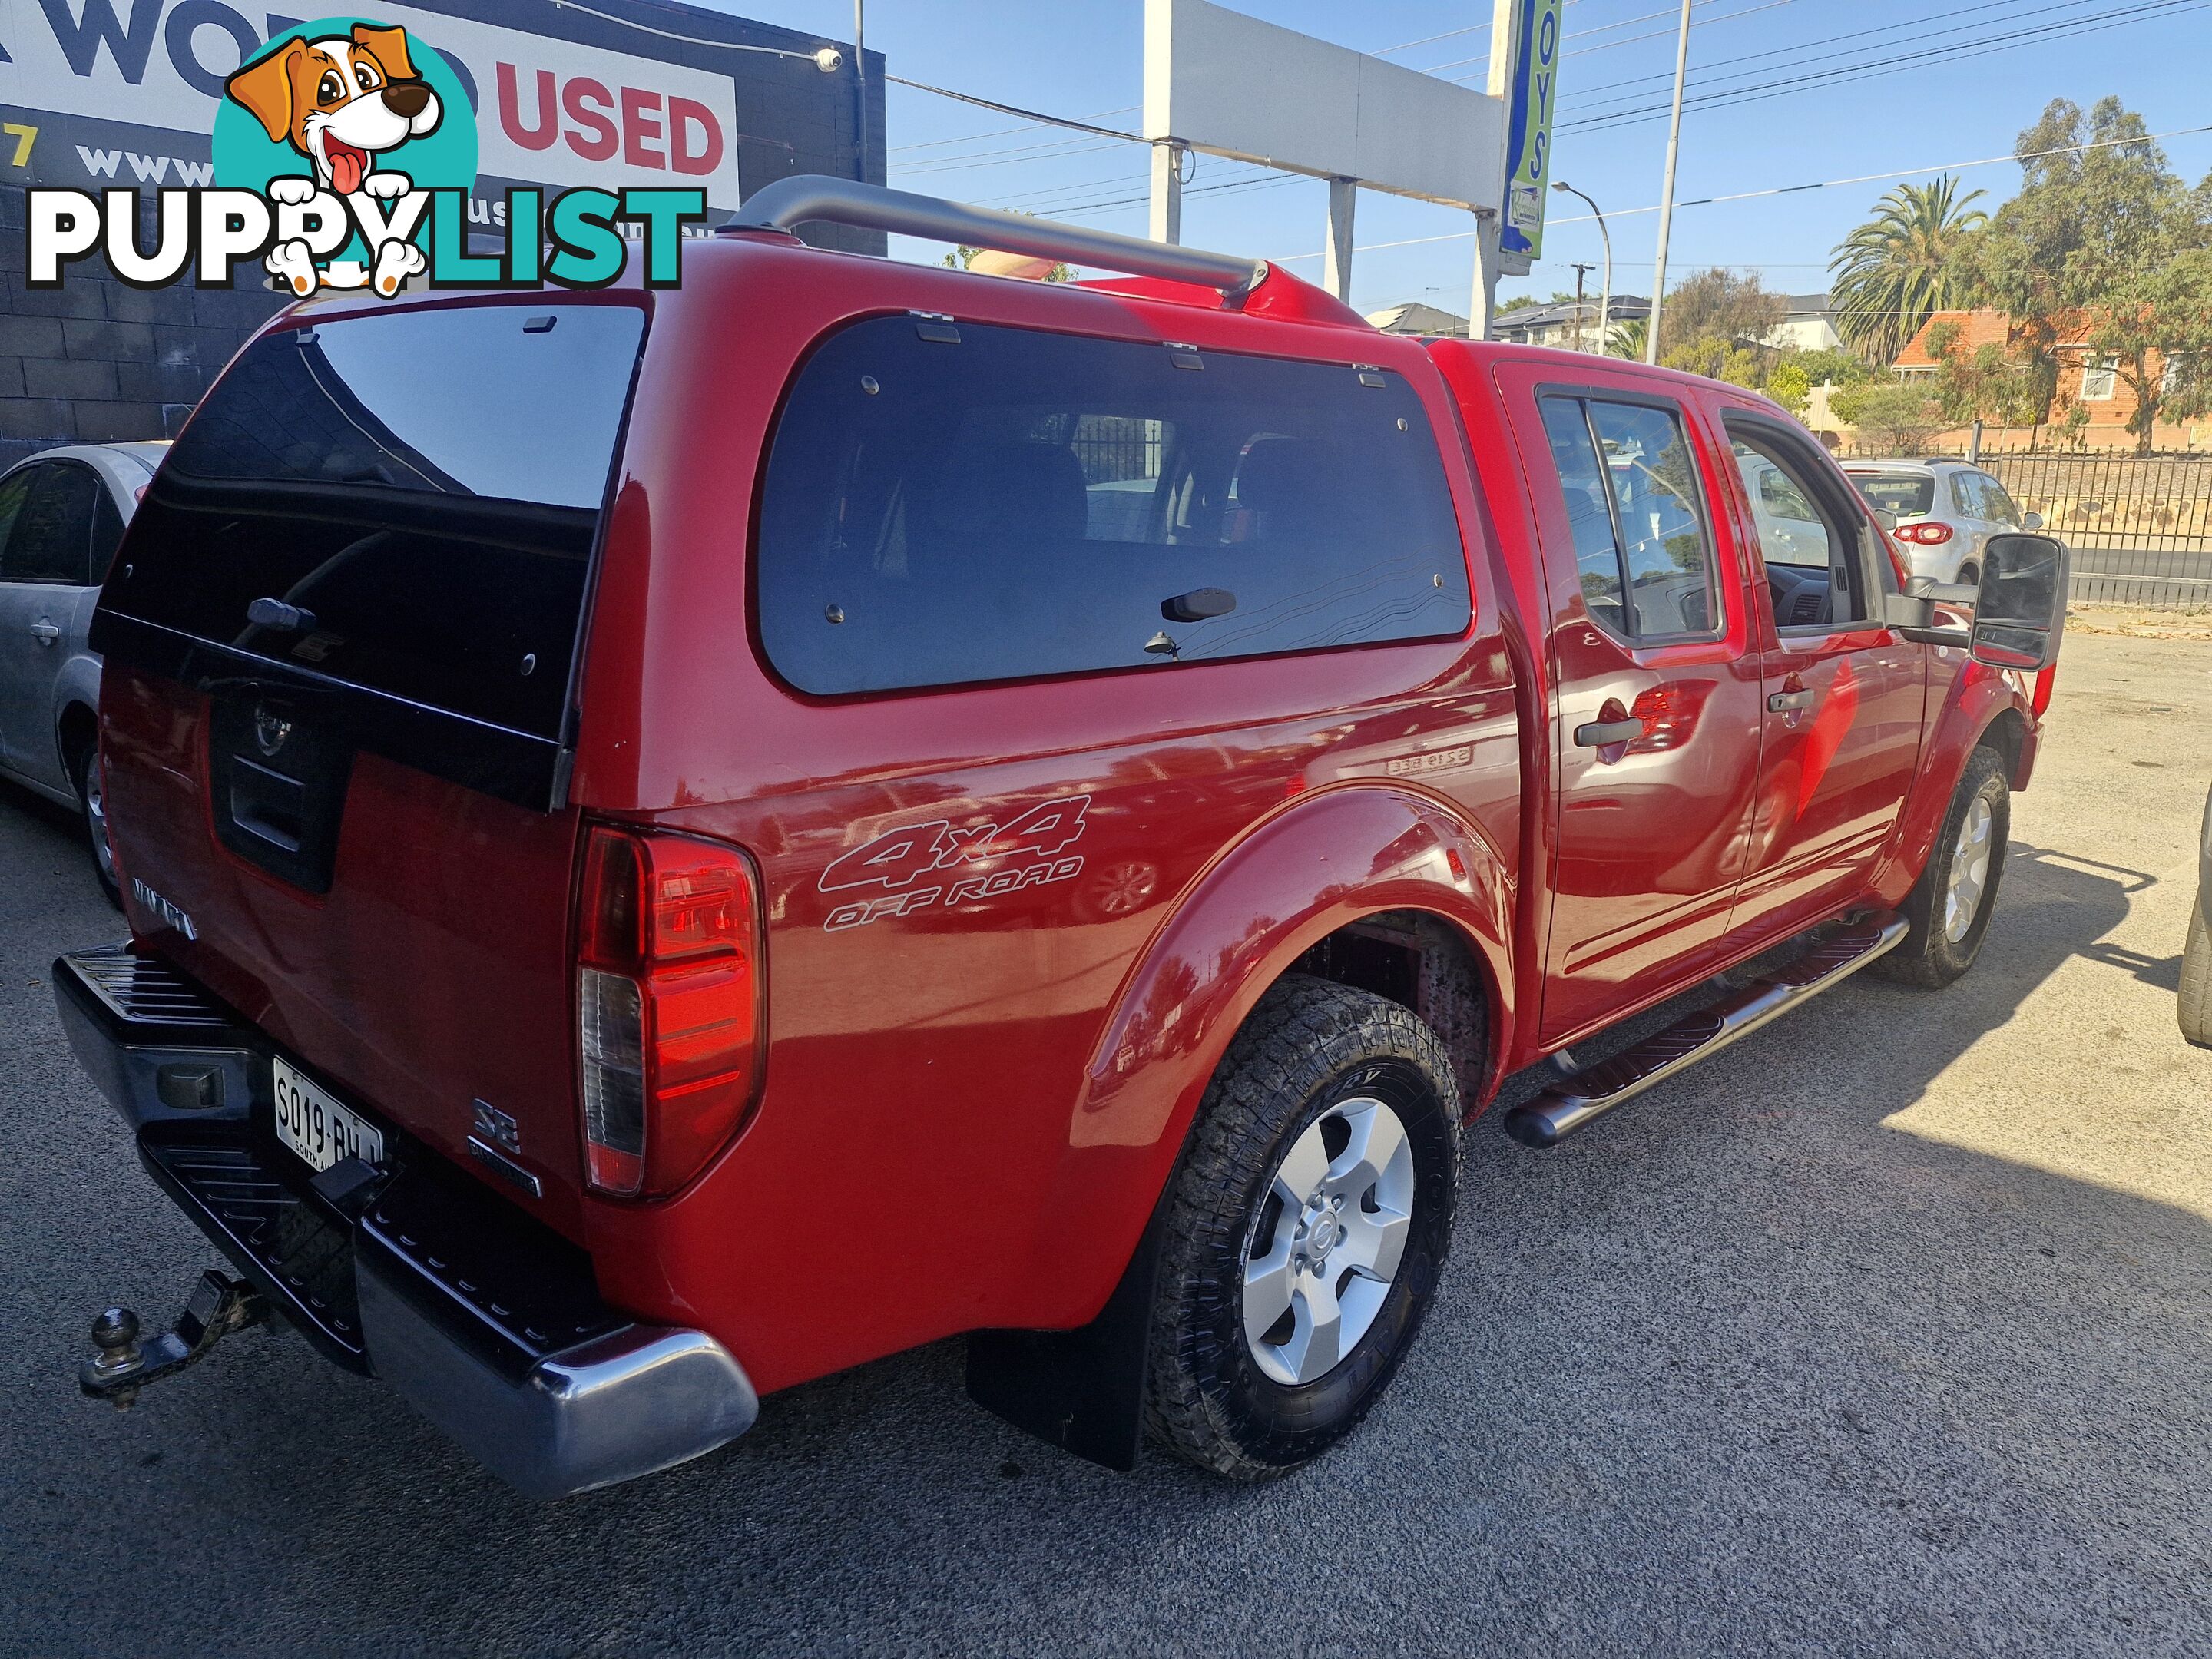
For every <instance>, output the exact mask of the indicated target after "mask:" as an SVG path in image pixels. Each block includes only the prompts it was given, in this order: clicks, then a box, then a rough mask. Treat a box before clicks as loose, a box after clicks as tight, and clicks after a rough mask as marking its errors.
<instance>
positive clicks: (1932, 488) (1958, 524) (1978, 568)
mask: <svg viewBox="0 0 2212 1659" xmlns="http://www.w3.org/2000/svg"><path fill="white" fill-rule="evenodd" d="M1844 471H1845V472H1846V473H1848V474H1850V480H1851V482H1852V483H1855V484H1857V486H1858V490H1859V494H1860V495H1863V496H1865V497H1866V499H1867V503H1868V505H1869V506H1870V507H1873V508H1874V509H1875V511H1876V512H1878V513H1885V514H1887V515H1888V517H1889V518H1891V519H1892V520H1894V521H1895V522H1894V526H1893V529H1892V530H1891V532H1890V533H1891V534H1892V535H1893V536H1894V537H1895V538H1896V539H1897V544H1898V545H1899V547H1900V548H1901V549H1903V550H1904V551H1905V556H1906V557H1907V558H1909V559H1910V560H1911V562H1912V574H1914V575H1916V576H1929V577H1933V578H1934V579H1935V580H1937V581H1939V582H1957V583H1959V584H1960V585H1961V586H1966V587H1972V586H1974V584H1975V583H1977V582H1978V581H1979V580H1981V578H1982V549H1983V547H1984V544H1987V542H1988V541H1989V539H1990V537H1992V536H2002V535H2003V534H2004V533H2005V532H2008V531H2013V530H2040V529H2042V528H2043V518H2042V515H2041V514H2040V513H2022V512H2021V510H2020V508H2019V507H2016V506H2015V505H2014V503H2013V499H2012V497H2011V496H2009V495H2006V494H2005V488H2004V486H2003V485H2002V484H2001V483H1998V482H1997V481H1996V479H1995V478H1992V477H1990V475H1989V474H1988V473H1986V472H1984V471H1982V470H1981V469H1980V468H1979V467H1975V466H1968V465H1966V464H1965V463H1963V462H1960V461H1845V462H1844Z"/></svg>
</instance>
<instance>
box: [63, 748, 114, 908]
mask: <svg viewBox="0 0 2212 1659" xmlns="http://www.w3.org/2000/svg"><path fill="white" fill-rule="evenodd" d="M70 781H71V782H72V783H74V784H76V801H77V811H78V814H79V815H80V817H81V818H82V821H83V824H84V839H85V848H86V850H87V851H88V852H89V853H90V854H91V855H92V872H93V874H94V875H95V876H97V877H99V878H100V891H101V892H103V893H105V894H106V895H107V902H109V903H110V904H112V905H113V906H114V907H115V908H117V909H118V910H120V909H121V908H123V889H122V887H121V886H120V885H119V884H118V883H117V881H116V878H115V845H114V843H113V842H111V841H110V840H109V839H108V837H107V789H106V781H105V780H104V779H103V778H102V777H101V775H100V746H99V745H98V744H92V743H85V744H80V745H79V746H78V748H77V750H76V754H75V755H74V756H72V757H70Z"/></svg>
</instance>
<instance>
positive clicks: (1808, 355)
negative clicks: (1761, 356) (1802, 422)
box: [1763, 351, 1880, 415]
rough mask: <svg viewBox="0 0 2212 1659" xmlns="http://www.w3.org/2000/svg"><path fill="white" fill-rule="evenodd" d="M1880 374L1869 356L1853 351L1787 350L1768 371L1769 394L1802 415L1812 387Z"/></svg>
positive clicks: (1850, 382)
mask: <svg viewBox="0 0 2212 1659" xmlns="http://www.w3.org/2000/svg"><path fill="white" fill-rule="evenodd" d="M1878 378H1880V376H1879V375H1878V374H1877V373H1876V371H1875V370H1874V369H1873V368H1869V366H1868V364H1867V361H1866V359H1864V358H1863V357H1861V356H1858V355H1857V353H1856V352H1850V351H1785V352H1784V353H1782V354H1781V356H1779V357H1778V358H1777V359H1776V360H1775V362H1774V363H1773V364H1772V366H1771V367H1770V368H1768V370H1767V371H1766V385H1765V387H1764V388H1763V389H1764V390H1765V393H1766V395H1767V396H1768V397H1770V398H1773V399H1774V401H1775V402H1776V403H1778V404H1781V405H1782V406H1783V408H1784V409H1786V410H1789V411H1790V413H1791V414H1793V415H1802V414H1803V413H1804V412H1805V410H1806V407H1807V405H1808V404H1810V403H1811V402H1812V400H1813V388H1814V386H1837V387H1839V388H1840V387H1844V386H1860V385H1863V384H1864V383H1865V382H1867V381H1869V380H1876V379H1878Z"/></svg>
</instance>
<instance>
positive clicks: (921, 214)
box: [721, 173, 1267, 306]
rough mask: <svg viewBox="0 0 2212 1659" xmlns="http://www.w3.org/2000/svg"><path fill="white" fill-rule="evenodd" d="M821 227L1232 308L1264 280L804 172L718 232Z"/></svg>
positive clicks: (1162, 250) (1178, 251)
mask: <svg viewBox="0 0 2212 1659" xmlns="http://www.w3.org/2000/svg"><path fill="white" fill-rule="evenodd" d="M817 221H826V222H829V223H831V224H838V225H853V226H857V227H859V228H861V229H865V230H883V231H896V232H897V233H898V234H900V235H902V236H926V237H927V238H929V239H930V240H933V241H940V242H965V243H967V244H968V245H969V246H971V247H987V248H992V249H994V250H996V251H998V252H1003V253H1028V254H1034V255H1036V257H1038V258H1047V259H1060V260H1066V262H1067V263H1069V264H1085V265H1096V266H1098V267H1099V268H1101V269H1103V270H1118V271H1122V272H1126V273H1127V274H1128V275H1130V276H1158V277H1163V278H1164V279H1166V280H1167V281H1169V282H1171V283H1198V284H1200V285H1201V286H1203V287H1206V288H1213V289H1220V290H1221V294H1222V297H1223V298H1224V299H1225V300H1226V301H1228V302H1229V303H1230V304H1231V305H1232V306H1236V305H1242V304H1243V302H1244V298H1245V296H1246V295H1249V294H1250V293H1251V291H1252V290H1253V289H1255V288H1257V287H1258V286H1259V285H1260V283H1262V282H1263V281H1265V280H1266V278H1267V261H1266V260H1264V259H1246V258H1238V257H1237V256H1236V255H1235V254H1230V253H1208V252H1206V251H1205V250H1203V249H1201V248H1194V247H1176V246H1170V244H1168V243H1165V242H1148V241H1146V240H1145V239H1144V238H1143V237H1141V236H1121V235H1117V234H1115V233H1114V232H1112V231H1110V230H1091V229H1088V228H1085V227H1084V226H1081V225H1063V224H1060V223H1057V222H1054V221H1053V220H1050V219H1032V218H1030V217H1029V216H1026V215H1024V214H1019V213H1001V212H1000V211H999V210H996V209H994V208H979V207H969V206H967V205H966V204H963V203H960V202H948V201H945V200H943V199H942V198H940V197H935V196H916V195H915V194H913V193H912V192H911V191H903V190H889V189H886V188H884V186H883V185H864V184H861V183H860V181H859V180H857V179H833V178H829V177H828V176H827V175H825V174H823V173H799V174H797V175H795V176H794V177H793V178H789V179H777V180H776V181H775V183H774V184H772V185H764V186H763V187H762V188H761V189H760V190H757V191H755V192H754V193H753V194H752V195H751V196H750V197H749V198H747V200H746V202H745V204H744V206H743V207H741V208H739V209H738V215H737V217H736V218H734V219H732V220H731V221H730V222H728V223H727V224H726V225H724V226H722V227H721V228H722V229H723V230H725V231H733V230H785V231H787V230H790V229H791V228H793V227H794V226H797V225H803V224H808V223H811V222H817Z"/></svg>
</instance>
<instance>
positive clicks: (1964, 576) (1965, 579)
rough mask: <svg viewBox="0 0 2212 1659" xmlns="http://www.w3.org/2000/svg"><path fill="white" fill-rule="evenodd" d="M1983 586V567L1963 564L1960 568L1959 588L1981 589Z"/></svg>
mask: <svg viewBox="0 0 2212 1659" xmlns="http://www.w3.org/2000/svg"><path fill="white" fill-rule="evenodd" d="M1981 584H1982V568H1981V566H1979V565H1978V564H1971V563H1969V564H1962V565H1960V567H1959V586H1961V587H1979V586H1981Z"/></svg>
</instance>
